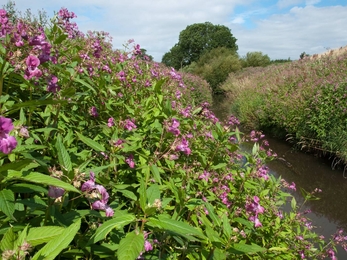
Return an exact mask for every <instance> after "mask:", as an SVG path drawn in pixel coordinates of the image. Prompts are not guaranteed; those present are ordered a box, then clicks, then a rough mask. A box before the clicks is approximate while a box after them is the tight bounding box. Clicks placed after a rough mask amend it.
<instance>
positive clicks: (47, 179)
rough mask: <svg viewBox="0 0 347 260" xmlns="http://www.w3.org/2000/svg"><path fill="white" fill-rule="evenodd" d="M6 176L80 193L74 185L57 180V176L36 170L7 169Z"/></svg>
mask: <svg viewBox="0 0 347 260" xmlns="http://www.w3.org/2000/svg"><path fill="white" fill-rule="evenodd" d="M7 178H9V179H11V178H13V179H19V180H24V181H28V182H34V183H40V184H44V185H51V186H56V187H60V188H63V189H65V190H67V191H73V192H77V193H81V192H80V191H79V190H77V189H76V188H75V187H74V186H72V185H71V184H68V183H66V182H63V181H61V180H58V179H57V178H53V177H51V176H48V175H45V174H42V173H38V172H24V173H22V172H18V171H11V170H9V171H8V175H7Z"/></svg>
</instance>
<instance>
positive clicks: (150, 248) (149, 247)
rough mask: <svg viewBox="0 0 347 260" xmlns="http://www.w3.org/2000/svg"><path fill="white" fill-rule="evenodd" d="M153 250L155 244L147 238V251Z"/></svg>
mask: <svg viewBox="0 0 347 260" xmlns="http://www.w3.org/2000/svg"><path fill="white" fill-rule="evenodd" d="M151 250H153V246H152V244H151V243H150V242H149V241H148V240H146V241H145V251H146V252H147V251H151Z"/></svg>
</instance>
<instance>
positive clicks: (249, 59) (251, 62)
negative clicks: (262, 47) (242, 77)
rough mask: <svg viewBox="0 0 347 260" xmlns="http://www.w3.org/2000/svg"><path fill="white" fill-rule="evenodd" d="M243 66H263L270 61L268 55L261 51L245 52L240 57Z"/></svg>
mask: <svg viewBox="0 0 347 260" xmlns="http://www.w3.org/2000/svg"><path fill="white" fill-rule="evenodd" d="M242 63H243V67H265V66H267V65H269V64H270V63H271V60H270V57H269V56H268V55H266V54H263V53H262V52H261V51H254V52H247V54H246V56H245V57H244V58H243V59H242Z"/></svg>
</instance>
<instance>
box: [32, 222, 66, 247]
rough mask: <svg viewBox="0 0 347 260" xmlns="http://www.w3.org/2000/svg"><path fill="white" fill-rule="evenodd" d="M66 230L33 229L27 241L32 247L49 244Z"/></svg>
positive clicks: (47, 227) (57, 228) (61, 228)
mask: <svg viewBox="0 0 347 260" xmlns="http://www.w3.org/2000/svg"><path fill="white" fill-rule="evenodd" d="M64 230H65V228H63V227H58V226H45V227H36V228H31V229H30V230H29V233H28V236H27V238H26V241H27V242H28V243H29V244H30V245H32V246H37V245H40V244H43V243H47V242H49V241H50V240H51V239H53V238H55V237H56V236H59V235H60V234H61V233H62V232H63V231H64Z"/></svg>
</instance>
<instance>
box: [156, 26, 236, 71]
mask: <svg viewBox="0 0 347 260" xmlns="http://www.w3.org/2000/svg"><path fill="white" fill-rule="evenodd" d="M218 47H226V48H228V49H231V50H233V51H235V52H236V51H237V49H238V46H237V45H236V38H235V37H234V36H233V35H232V33H231V30H230V29H229V28H228V27H226V26H224V25H213V24H212V23H210V22H205V23H196V24H192V25H189V26H187V28H186V29H184V30H183V31H181V32H180V35H179V40H178V43H177V44H175V46H174V47H172V48H171V50H170V51H169V52H168V53H165V54H164V56H163V59H162V62H163V63H164V64H166V65H167V66H171V67H174V68H175V69H180V68H182V67H184V66H187V65H189V64H191V63H192V62H194V61H198V60H199V58H200V57H201V55H203V54H204V53H206V52H208V51H210V50H212V49H215V48H218Z"/></svg>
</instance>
